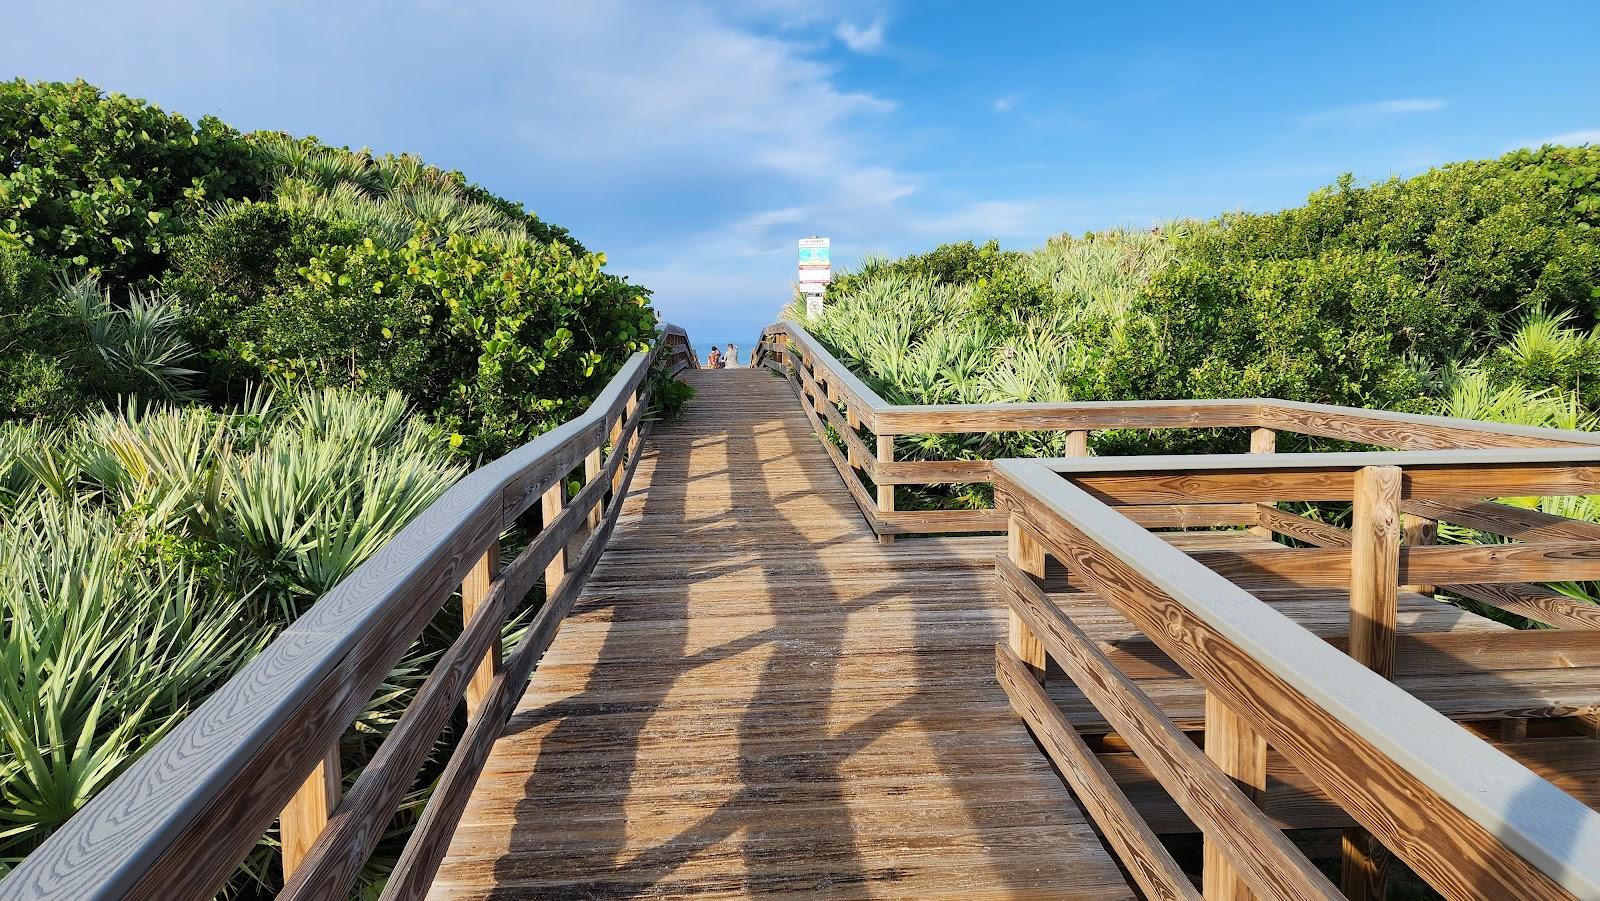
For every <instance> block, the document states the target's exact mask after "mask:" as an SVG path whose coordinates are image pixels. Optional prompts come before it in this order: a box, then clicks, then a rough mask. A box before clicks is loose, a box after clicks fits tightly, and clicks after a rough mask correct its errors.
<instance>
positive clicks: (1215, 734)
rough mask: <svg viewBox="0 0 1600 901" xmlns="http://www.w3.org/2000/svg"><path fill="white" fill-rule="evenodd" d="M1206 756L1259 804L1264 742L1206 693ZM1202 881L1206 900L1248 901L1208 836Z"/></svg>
mask: <svg viewBox="0 0 1600 901" xmlns="http://www.w3.org/2000/svg"><path fill="white" fill-rule="evenodd" d="M1205 743H1206V744H1205V753H1206V757H1207V758H1209V759H1210V760H1211V761H1212V762H1214V763H1215V764H1216V765H1217V767H1218V769H1221V770H1222V772H1224V773H1226V774H1227V775H1228V777H1229V778H1231V779H1232V780H1233V781H1234V783H1235V784H1237V785H1238V786H1239V790H1240V791H1243V792H1244V794H1245V796H1246V797H1248V798H1249V799H1250V800H1252V801H1254V802H1256V805H1257V806H1258V807H1259V806H1260V804H1261V795H1262V793H1263V792H1264V791H1265V790H1266V788H1267V743H1266V741H1264V740H1263V739H1262V738H1261V735H1260V734H1259V733H1257V732H1256V730H1254V729H1252V728H1250V724H1249V723H1247V722H1245V721H1244V720H1243V719H1242V718H1240V717H1239V715H1238V714H1236V713H1234V712H1233V710H1232V709H1231V708H1229V707H1228V705H1227V704H1224V703H1223V702H1222V699H1221V698H1218V697H1217V696H1216V695H1215V694H1213V693H1211V692H1209V691H1208V692H1206V735H1205ZM1203 847H1204V851H1203V857H1204V861H1203V869H1202V871H1201V872H1202V876H1201V878H1202V881H1203V883H1204V885H1203V891H1204V894H1205V897H1206V901H1248V899H1250V898H1253V897H1255V893H1254V892H1252V891H1250V886H1249V885H1247V884H1246V883H1245V881H1244V878H1243V877H1242V876H1240V875H1239V871H1238V870H1237V869H1236V868H1235V867H1234V866H1233V863H1232V861H1230V860H1229V859H1228V855H1227V852H1226V851H1225V850H1223V848H1222V847H1221V846H1220V845H1218V844H1217V842H1216V841H1215V840H1214V839H1213V838H1212V837H1210V836H1206V837H1205V839H1204V846H1203Z"/></svg>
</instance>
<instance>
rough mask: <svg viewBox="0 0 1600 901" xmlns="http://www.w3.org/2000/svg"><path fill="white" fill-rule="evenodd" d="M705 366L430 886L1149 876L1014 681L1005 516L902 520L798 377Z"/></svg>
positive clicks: (966, 884) (1119, 882)
mask: <svg viewBox="0 0 1600 901" xmlns="http://www.w3.org/2000/svg"><path fill="white" fill-rule="evenodd" d="M685 377H686V378H687V380H688V381H689V382H690V383H691V384H693V385H694V386H695V387H696V389H698V391H699V394H698V396H697V397H696V398H695V399H694V400H693V401H692V402H691V403H690V406H689V411H688V414H687V416H686V417H685V418H684V419H683V420H682V421H681V422H678V423H668V424H663V425H661V426H660V427H659V428H657V429H656V431H655V432H654V434H653V435H652V436H651V438H650V441H649V444H648V446H647V450H646V456H645V458H644V459H643V460H642V462H641V464H640V471H639V473H638V476H637V478H636V481H635V483H634V486H633V488H632V491H631V496H630V497H629V499H628V501H627V504H626V505H625V506H624V508H623V511H622V519H621V521H619V523H618V526H617V531H616V534H615V535H614V537H613V539H612V541H611V544H610V545H609V546H608V547H607V549H606V551H605V554H604V556H603V557H602V558H601V560H600V563H599V565H598V567H597V568H596V570H595V572H594V575H593V576H592V578H591V580H590V581H589V583H588V586H587V587H586V589H585V591H584V593H583V596H582V597H581V598H580V599H579V601H578V603H577V606H576V608H575V609H574V611H573V613H572V615H571V616H570V617H569V618H568V619H567V621H566V622H565V624H564V625H563V626H562V627H561V632H560V634H559V636H558V637H557V639H556V641H555V642H554V644H553V645H552V646H551V648H550V650H549V652H548V654H547V655H546V656H545V659H544V661H543V662H542V663H541V664H540V666H539V668H538V670H537V671H536V672H535V674H534V676H533V680H532V682H531V684H530V685H529V688H528V691H527V693H526V695H525V696H524V697H523V699H522V702H521V704H520V705H519V707H518V711H517V713H516V715H515V716H514V717H513V718H512V720H511V722H510V724H509V726H508V727H507V729H506V730H505V732H504V734H503V736H502V737H501V738H500V739H499V740H498V741H497V742H496V744H495V746H494V749H493V751H492V754H491V756H490V758H489V761H488V764H487V766H486V768H485V771H484V773H483V775H482V777H481V779H480V780H479V782H478V785H477V788H476V789H475V791H474V793H473V796H472V799H471V801H470V802H469V805H468V807H467V810H466V812H465V815H464V816H463V817H462V819H461V822H460V824H459V826H458V828H457V829H456V832H455V836H454V839H453V841H452V844H451V846H450V849H449V852H448V855H447V857H446V860H445V862H444V864H443V866H442V868H441V869H440V871H439V874H438V877H437V879H436V880H435V882H434V885H433V889H432V894H433V896H435V897H440V898H468V897H496V898H521V897H640V896H642V897H696V898H721V897H742V896H752V895H759V896H763V897H775V896H784V895H794V896H811V897H816V896H829V897H859V898H869V897H870V898H936V897H946V898H999V897H1005V898H1017V897H1038V898H1045V897H1048V898H1125V897H1130V896H1131V892H1130V890H1129V888H1128V887H1127V884H1126V881H1125V879H1124V877H1123V875H1122V874H1121V872H1120V871H1119V870H1118V868H1117V866H1116V865H1115V864H1114V863H1113V862H1112V860H1111V858H1110V857H1109V856H1108V854H1107V852H1106V850H1105V849H1104V848H1103V846H1102V845H1101V843H1100V841H1099V840H1098V838H1097V837H1096V836H1095V834H1094V832H1093V831H1092V830H1091V828H1090V827H1089V825H1088V824H1087V822H1086V820H1085V817H1084V815H1083V813H1082V811H1081V810H1080V809H1079V808H1078V806H1077V804H1076V803H1075V802H1074V800H1073V798H1072V795H1071V794H1070V793H1069V792H1068V790H1067V789H1066V788H1065V786H1064V785H1063V783H1062V782H1061V780H1060V779H1059V777H1058V776H1057V775H1056V774H1055V773H1054V772H1053V771H1052V769H1051V767H1050V763H1049V761H1048V760H1047V758H1046V757H1045V756H1044V755H1043V754H1041V753H1039V751H1038V749H1037V747H1036V746H1035V744H1034V742H1033V740H1032V738H1031V737H1030V736H1029V734H1028V732H1027V729H1026V728H1025V727H1024V726H1023V724H1022V722H1021V721H1020V720H1019V718H1018V717H1017V715H1016V714H1015V713H1014V712H1013V711H1012V710H1011V707H1010V705H1009V703H1008V701H1007V698H1006V695H1005V693H1004V692H1003V691H1002V690H1001V689H1000V687H999V686H998V685H997V683H996V682H995V677H994V643H995V641H996V640H998V639H999V638H1001V637H1002V636H1003V634H1004V631H1005V617H1006V614H1005V611H1004V609H1003V608H1002V607H1001V606H1000V605H999V604H998V602H997V601H996V600H995V598H994V584H993V583H994V577H993V567H992V565H990V560H991V558H992V557H993V555H994V554H995V553H997V552H999V551H1002V550H1003V541H1002V540H997V539H990V538H965V539H949V540H943V539H923V540H918V541H912V542H901V543H899V544H896V545H889V546H884V545H880V544H879V543H878V540H877V539H876V538H875V537H874V535H873V533H872V531H871V530H870V529H869V528H868V527H867V525H866V523H865V522H864V521H863V519H862V517H861V514H860V513H859V511H858V510H857V509H856V507H855V506H854V504H853V503H852V501H851V498H850V495H849V493H848V492H847V491H846V490H845V487H844V485H843V484H842V483H841V482H840V480H839V476H838V474H837V473H836V472H835V471H834V469H833V467H832V466H831V464H830V463H829V461H828V458H827V456H826V455H825V454H824V452H823V450H822V448H821V447H820V446H819V445H818V443H817V439H816V438H815V437H814V435H813V433H812V428H811V426H810V424H809V423H808V422H807V420H806V418H805V415H804V413H803V412H802V410H801V408H800V406H799V404H798V403H797V401H796V400H795V397H794V395H793V394H792V393H791V391H790V389H789V387H788V385H787V384H785V382H784V381H783V380H782V379H779V378H775V377H773V376H772V375H771V374H769V373H767V372H765V371H756V370H745V369H732V370H720V371H691V372H687V373H685Z"/></svg>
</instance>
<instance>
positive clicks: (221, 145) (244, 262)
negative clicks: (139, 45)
mask: <svg viewBox="0 0 1600 901" xmlns="http://www.w3.org/2000/svg"><path fill="white" fill-rule="evenodd" d="M0 151H3V154H0V316H6V317H8V319H9V318H10V317H17V321H18V323H19V324H20V325H23V326H25V328H23V329H21V330H18V331H13V330H11V329H8V331H7V340H6V342H5V343H4V344H3V345H0V369H3V370H4V371H5V372H6V373H7V375H6V376H5V377H3V378H0V411H4V412H5V413H6V414H7V415H12V416H38V415H50V416H53V417H55V418H57V419H60V420H63V421H64V420H65V419H68V418H70V417H71V416H73V415H76V414H78V413H80V412H82V411H84V410H86V409H92V408H93V407H94V406H96V405H97V404H99V403H103V402H106V401H114V400H115V398H116V397H118V396H121V395H123V394H126V393H128V392H130V391H140V392H141V393H142V392H144V391H145V390H146V388H148V387H150V386H149V385H147V384H145V382H148V381H149V376H151V375H152V373H153V370H150V369H149V368H144V369H139V370H137V371H132V372H130V371H126V370H127V367H126V366H125V365H124V364H122V363H116V362H112V363H109V364H108V365H109V366H110V371H109V372H95V371H89V369H91V368H92V367H85V366H84V365H83V363H82V358H84V357H86V356H88V355H90V354H91V353H93V352H96V351H97V347H96V346H95V345H93V344H92V343H85V341H84V336H83V334H82V333H83V331H84V329H83V328H80V327H78V326H77V325H76V324H75V323H73V322H72V321H71V320H70V318H69V317H65V316H61V315H54V311H52V310H50V309H47V307H48V306H49V304H48V303H47V301H46V299H45V298H46V297H47V295H48V294H50V293H52V291H51V290H47V289H46V288H44V287H42V286H41V281H61V280H63V279H70V280H72V281H74V282H76V281H77V280H79V279H81V278H84V277H86V276H92V277H97V278H98V279H100V284H102V285H103V286H104V288H106V289H108V290H109V291H110V292H111V294H112V296H113V299H114V300H115V302H116V303H115V306H114V307H113V308H112V309H111V311H110V312H118V313H120V312H123V311H128V312H131V311H133V310H134V309H135V307H136V306H140V305H142V306H143V308H144V309H145V310H147V311H154V312H146V313H145V314H142V315H143V319H158V320H160V323H161V328H160V331H161V332H162V334H163V340H168V339H169V338H170V336H171V334H173V333H175V334H177V335H181V337H182V343H181V344H179V343H173V344H169V345H168V346H167V349H168V350H170V351H172V352H173V353H174V354H176V352H177V351H179V350H182V351H183V354H182V359H184V360H185V361H186V362H185V365H182V366H180V365H178V364H177V363H176V362H166V363H161V364H160V365H163V366H168V367H170V368H173V369H176V368H193V369H195V370H198V372H197V373H196V378H195V384H194V386H193V387H194V388H196V389H197V390H200V391H202V392H203V394H202V398H203V399H204V400H207V401H209V402H211V403H212V404H227V403H237V402H239V401H240V400H242V399H243V398H244V397H245V395H246V393H247V392H248V391H249V390H250V386H251V385H253V384H256V383H258V382H262V381H271V382H275V383H280V384H288V383H309V384H311V385H314V386H319V387H320V386H328V387H338V386H347V387H355V388H361V389H365V390H370V391H377V392H383V391H387V390H391V389H397V390H401V391H404V392H405V393H406V395H407V397H408V398H409V399H410V400H411V401H412V402H413V403H415V404H417V405H418V407H419V408H420V409H421V410H422V412H423V413H425V414H427V415H428V416H429V418H430V421H432V422H433V423H434V425H435V426H436V429H437V431H438V434H439V440H441V441H443V442H446V443H447V444H449V445H450V447H451V448H453V449H454V450H455V452H456V453H458V454H460V455H462V456H464V457H473V456H480V455H481V456H498V455H499V454H501V453H504V452H505V451H507V450H509V449H510V448H512V447H516V446H518V445H520V444H522V443H524V442H526V441H527V440H528V439H529V438H531V437H533V436H534V435H537V434H539V433H540V432H542V431H545V430H547V429H549V428H551V427H553V426H554V425H557V424H559V423H561V422H563V421H565V420H566V419H568V418H570V417H571V416H572V415H573V414H575V413H577V412H579V411H580V410H581V409H583V407H584V406H585V405H586V404H587V402H588V399H589V398H590V397H592V396H593V395H594V394H595V393H596V392H598V391H599V389H600V388H601V387H602V386H603V385H604V384H605V383H606V381H607V380H608V379H609V378H610V377H611V375H612V374H614V373H615V372H616V370H617V369H618V368H619V367H620V366H621V365H622V363H623V361H625V360H626V359H627V358H628V356H629V355H630V354H632V353H633V352H635V351H638V350H641V349H643V348H645V347H647V346H648V344H649V343H650V341H651V340H653V336H654V328H655V317H654V314H653V312H652V311H651V309H650V306H649V293H648V292H647V291H645V290H644V289H643V288H640V287H638V286H636V285H631V284H628V283H627V281H626V280H625V279H622V278H619V277H617V276H614V275H611V274H610V273H607V272H605V271H604V268H603V267H604V264H605V256H604V255H603V254H597V253H590V252H588V251H587V250H586V249H585V248H584V247H583V245H582V244H580V243H578V242H577V241H576V240H574V239H573V238H572V237H571V236H570V235H569V234H567V231H566V230H565V229H563V228H560V227H558V226H554V225H551V224H549V223H546V222H544V221H543V220H541V219H539V218H538V217H537V216H534V215H532V214H530V213H527V212H526V211H525V210H524V209H523V208H522V207H521V206H520V205H518V204H515V203H512V202H511V201H508V200H504V199H502V198H499V197H496V196H494V195H493V194H491V193H489V192H488V191H486V190H484V189H483V188H481V187H478V186H476V185H473V184H471V183H470V182H468V181H467V180H466V178H465V177H464V176H462V175H461V174H460V173H458V172H448V171H445V170H442V169H438V168H436V167H433V166H429V165H427V164H426V163H424V162H423V161H422V160H420V159H418V158H417V157H415V156H410V155H402V156H375V155H373V154H371V153H369V152H366V151H359V152H357V151H350V150H345V149H340V148H334V147H328V146H325V145H323V144H320V143H318V142H317V141H316V140H315V139H311V138H291V137H289V136H287V135H284V134H279V133H271V132H260V133H254V134H240V133H238V132H236V131H234V130H233V129H230V128H228V127H227V126H226V125H224V124H223V123H221V122H219V121H217V120H215V119H212V118H204V119H201V120H200V121H199V122H198V123H196V124H191V123H190V122H189V121H188V120H186V119H184V118H183V117H182V116H178V115H175V114H170V113H166V112H163V111H161V110H159V109H157V108H155V107H152V106H149V105H147V104H145V103H143V102H142V101H138V100H133V99H130V98H127V97H123V96H121V95H117V94H112V95H103V94H101V93H100V91H99V90H98V89H96V88H94V87H92V86H90V85H87V84H84V83H82V82H77V83H74V84H30V83H28V82H24V81H20V80H19V81H13V82H7V83H4V84H0ZM54 293H70V292H65V291H60V290H56V291H55V292H54ZM125 295H132V296H137V297H138V298H139V301H138V302H137V304H135V303H125V302H123V297H124V296H125ZM143 319H140V318H139V317H130V318H129V319H128V321H127V322H125V323H122V324H121V325H119V326H118V328H124V329H132V328H134V327H136V326H138V325H139V323H140V322H141V321H143ZM8 324H9V323H8ZM13 335H15V336H16V337H13ZM102 346H103V345H102ZM190 354H192V356H193V359H192V360H190V359H189V356H190ZM62 358H73V359H75V360H77V361H78V362H76V363H60V364H56V363H54V362H52V361H56V360H59V359H62ZM171 359H172V360H173V361H176V360H178V359H179V357H178V356H173V357H172V358H171ZM147 362H148V361H147ZM13 373H20V375H13ZM171 374H175V373H169V375H171ZM159 393H167V392H165V391H164V390H163V391H162V392H159Z"/></svg>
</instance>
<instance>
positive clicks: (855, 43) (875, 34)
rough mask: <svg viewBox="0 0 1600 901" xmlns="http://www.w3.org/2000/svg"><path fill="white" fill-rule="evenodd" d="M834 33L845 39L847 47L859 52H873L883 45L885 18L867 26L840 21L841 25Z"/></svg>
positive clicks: (842, 39) (835, 35) (840, 38)
mask: <svg viewBox="0 0 1600 901" xmlns="http://www.w3.org/2000/svg"><path fill="white" fill-rule="evenodd" d="M833 34H834V37H837V38H838V39H839V40H841V41H843V42H844V45H845V46H846V47H849V48H850V49H851V50H854V51H855V52H857V53H872V52H874V51H876V50H879V49H881V48H882V47H883V20H882V19H880V20H878V21H876V22H873V23H872V24H871V25H868V26H866V27H865V28H862V27H859V26H857V25H855V24H853V23H850V22H840V23H839V27H838V28H835V29H834V30H833Z"/></svg>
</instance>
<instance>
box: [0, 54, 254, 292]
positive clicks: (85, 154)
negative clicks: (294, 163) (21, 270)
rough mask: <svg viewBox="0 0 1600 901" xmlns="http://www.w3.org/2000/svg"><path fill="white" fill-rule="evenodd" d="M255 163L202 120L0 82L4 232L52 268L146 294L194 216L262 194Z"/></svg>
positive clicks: (212, 122)
mask: <svg viewBox="0 0 1600 901" xmlns="http://www.w3.org/2000/svg"><path fill="white" fill-rule="evenodd" d="M261 162H262V161H261V160H260V158H259V157H257V156H256V155H255V154H253V153H252V151H251V149H250V146H249V144H248V142H247V141H246V140H245V139H244V138H243V137H242V136H241V135H240V134H239V133H238V132H236V131H234V130H233V129H232V128H229V127H228V126H226V125H224V124H223V123H222V122H221V121H219V120H217V119H215V118H213V117H210V116H206V117H204V118H202V119H200V121H199V122H197V123H194V124H191V123H190V122H189V120H187V119H185V118H184V117H182V116H179V115H177V114H174V113H167V112H163V111H162V110H161V109H160V108H158V107H155V106H151V105H149V104H146V103H145V102H144V101H142V100H135V99H133V98H130V97H126V96H124V95H122V94H103V93H101V91H100V89H99V88H96V87H94V86H93V85H90V84H87V83H85V82H82V81H77V82H73V83H71V84H61V83H47V82H40V83H30V82H26V81H23V80H21V79H17V80H15V81H9V82H3V83H0V231H4V232H6V233H9V234H10V235H12V236H14V237H15V239H16V240H19V241H21V242H23V243H25V244H26V245H27V246H28V247H29V248H30V249H32V251H33V252H34V253H35V255H37V256H39V257H40V258H42V259H45V260H47V261H49V262H51V263H53V264H55V265H57V266H59V267H66V266H71V267H75V268H77V269H88V270H91V271H94V272H98V273H100V274H102V275H103V276H105V277H106V278H107V279H108V281H110V282H115V283H117V284H119V285H121V284H131V285H136V286H138V287H149V285H148V284H146V282H148V281H149V280H150V279H153V278H154V277H155V276H157V275H159V274H160V272H161V271H162V269H163V268H164V258H165V253H166V250H167V248H168V247H169V246H170V245H171V243H172V241H173V240H174V239H175V238H177V237H178V236H179V235H181V234H183V232H184V231H185V227H186V226H185V224H184V219H185V217H186V216H187V215H188V214H189V213H190V212H192V211H193V210H195V209H197V208H198V207H199V206H201V205H203V204H205V203H207V202H209V201H212V200H216V199H220V198H225V197H248V196H256V195H258V194H259V193H260V191H261V190H262V189H263V187H264V186H265V184H266V178H267V174H268V173H267V172H266V171H265V169H264V167H263V166H262V165H261Z"/></svg>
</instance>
